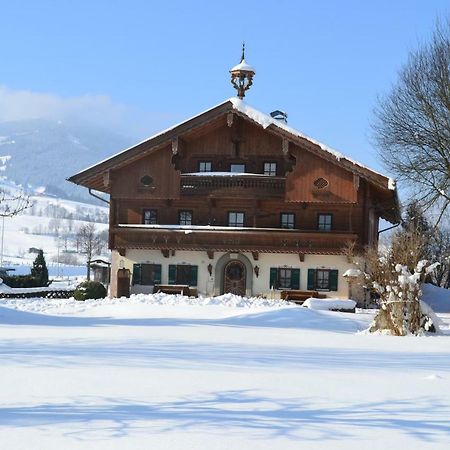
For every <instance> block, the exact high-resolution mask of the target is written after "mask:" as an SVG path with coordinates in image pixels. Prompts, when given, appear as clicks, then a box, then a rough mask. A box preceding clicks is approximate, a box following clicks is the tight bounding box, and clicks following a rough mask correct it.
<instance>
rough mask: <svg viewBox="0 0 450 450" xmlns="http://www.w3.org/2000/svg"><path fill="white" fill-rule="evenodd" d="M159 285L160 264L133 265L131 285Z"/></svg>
mask: <svg viewBox="0 0 450 450" xmlns="http://www.w3.org/2000/svg"><path fill="white" fill-rule="evenodd" d="M160 283H161V264H134V265H133V284H140V285H146V286H148V285H155V284H160Z"/></svg>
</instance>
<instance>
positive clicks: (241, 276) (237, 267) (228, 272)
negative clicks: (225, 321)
mask: <svg viewBox="0 0 450 450" xmlns="http://www.w3.org/2000/svg"><path fill="white" fill-rule="evenodd" d="M245 277H246V270H245V266H244V264H243V263H241V262H240V261H230V262H229V263H228V264H227V265H226V266H225V268H224V271H223V292H224V294H226V293H227V292H231V293H232V294H236V295H241V296H242V297H243V296H245V288H246V284H245Z"/></svg>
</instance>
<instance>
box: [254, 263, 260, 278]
mask: <svg viewBox="0 0 450 450" xmlns="http://www.w3.org/2000/svg"><path fill="white" fill-rule="evenodd" d="M253 270H254V272H255V275H256V278H258V277H259V267H258V266H255V267H254V269H253Z"/></svg>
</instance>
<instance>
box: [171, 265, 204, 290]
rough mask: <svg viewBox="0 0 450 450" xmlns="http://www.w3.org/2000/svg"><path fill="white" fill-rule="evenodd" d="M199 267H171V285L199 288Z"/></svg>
mask: <svg viewBox="0 0 450 450" xmlns="http://www.w3.org/2000/svg"><path fill="white" fill-rule="evenodd" d="M197 275H198V266H191V265H189V264H177V265H175V264H170V265H169V284H183V285H187V286H197Z"/></svg>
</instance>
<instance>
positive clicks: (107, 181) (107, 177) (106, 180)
mask: <svg viewBox="0 0 450 450" xmlns="http://www.w3.org/2000/svg"><path fill="white" fill-rule="evenodd" d="M109 172H110V171H109V170H108V171H106V172H104V173H103V186H105V187H109V186H110V184H111V177H110V174H109Z"/></svg>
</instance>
